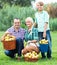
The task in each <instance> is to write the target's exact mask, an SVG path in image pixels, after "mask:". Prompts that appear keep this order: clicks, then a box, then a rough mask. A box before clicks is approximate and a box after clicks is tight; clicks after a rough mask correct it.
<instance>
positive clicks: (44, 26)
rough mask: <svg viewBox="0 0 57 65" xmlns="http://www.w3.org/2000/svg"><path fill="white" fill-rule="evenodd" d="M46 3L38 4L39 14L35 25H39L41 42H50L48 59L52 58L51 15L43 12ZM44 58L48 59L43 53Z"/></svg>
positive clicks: (36, 15)
mask: <svg viewBox="0 0 57 65" xmlns="http://www.w3.org/2000/svg"><path fill="white" fill-rule="evenodd" d="M43 6H44V3H43V2H36V8H37V12H36V13H35V23H36V24H37V25H38V36H39V40H41V39H43V38H45V39H47V40H48V51H47V58H49V59H50V58H51V51H52V50H51V47H52V44H51V36H50V28H49V15H48V13H47V12H46V11H44V10H43ZM41 54H42V58H46V56H45V53H42V52H41Z"/></svg>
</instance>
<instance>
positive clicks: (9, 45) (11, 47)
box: [2, 40, 16, 50]
mask: <svg viewBox="0 0 57 65" xmlns="http://www.w3.org/2000/svg"><path fill="white" fill-rule="evenodd" d="M2 42H3V47H4V49H6V50H14V49H15V48H16V40H11V41H2Z"/></svg>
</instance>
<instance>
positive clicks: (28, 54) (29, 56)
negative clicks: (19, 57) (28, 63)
mask: <svg viewBox="0 0 57 65" xmlns="http://www.w3.org/2000/svg"><path fill="white" fill-rule="evenodd" d="M24 57H25V58H32V59H38V57H39V55H38V54H37V53H36V52H35V51H32V52H28V53H26V54H25V55H24Z"/></svg>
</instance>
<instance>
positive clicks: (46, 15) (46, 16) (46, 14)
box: [44, 12, 49, 23]
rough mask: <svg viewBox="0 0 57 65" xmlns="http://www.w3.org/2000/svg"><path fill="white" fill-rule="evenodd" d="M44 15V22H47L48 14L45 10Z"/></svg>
mask: <svg viewBox="0 0 57 65" xmlns="http://www.w3.org/2000/svg"><path fill="white" fill-rule="evenodd" d="M44 15H45V22H47V23H48V22H49V14H48V13H47V12H45V14H44Z"/></svg>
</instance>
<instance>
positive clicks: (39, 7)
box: [36, 3, 43, 11]
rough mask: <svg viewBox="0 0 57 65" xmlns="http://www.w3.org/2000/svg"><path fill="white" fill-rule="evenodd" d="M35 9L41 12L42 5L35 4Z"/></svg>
mask: <svg viewBox="0 0 57 65" xmlns="http://www.w3.org/2000/svg"><path fill="white" fill-rule="evenodd" d="M36 8H37V9H38V11H42V10H43V5H40V4H39V3H36Z"/></svg>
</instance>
